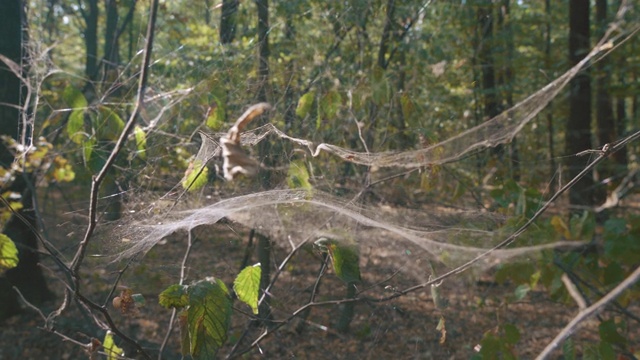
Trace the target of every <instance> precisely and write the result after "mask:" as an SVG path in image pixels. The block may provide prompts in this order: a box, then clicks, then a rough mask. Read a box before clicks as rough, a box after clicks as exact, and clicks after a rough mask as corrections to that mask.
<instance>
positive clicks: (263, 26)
mask: <svg viewBox="0 0 640 360" xmlns="http://www.w3.org/2000/svg"><path fill="white" fill-rule="evenodd" d="M256 5H257V6H258V86H259V88H258V101H267V86H268V84H269V1H268V0H256ZM259 152H260V155H261V157H262V158H263V159H264V162H265V163H266V164H267V165H273V163H274V162H273V158H274V157H273V156H272V154H271V152H272V147H271V144H270V143H269V141H267V140H264V141H262V142H261V143H260V148H259ZM261 181H262V185H263V186H265V187H266V186H268V185H269V183H270V181H271V176H270V173H269V171H265V172H264V174H263V175H262V179H261ZM271 246H272V242H271V239H270V238H269V237H267V236H264V235H262V234H259V235H258V249H257V250H258V261H260V264H261V265H262V277H261V278H260V288H261V289H262V290H264V289H265V288H266V287H267V285H268V284H269V282H270V281H271V271H270V270H271ZM269 304H270V296H269V294H266V295H265V297H264V301H263V302H262V303H261V304H260V307H259V309H258V317H259V318H260V319H261V320H262V321H263V322H265V323H266V324H269V320H270V319H271V317H272V316H271V307H270V305H269Z"/></svg>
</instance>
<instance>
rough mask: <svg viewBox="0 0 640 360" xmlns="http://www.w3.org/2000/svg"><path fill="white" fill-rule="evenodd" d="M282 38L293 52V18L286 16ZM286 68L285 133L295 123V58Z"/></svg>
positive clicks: (288, 61) (294, 32)
mask: <svg viewBox="0 0 640 360" xmlns="http://www.w3.org/2000/svg"><path fill="white" fill-rule="evenodd" d="M284 37H285V39H286V40H287V42H288V43H289V46H291V50H290V52H293V47H294V44H295V41H296V39H295V37H296V29H295V27H294V25H293V17H292V16H288V17H287V19H286V20H285V23H284ZM285 68H286V72H285V73H286V78H287V79H288V81H287V85H286V88H285V90H284V103H285V109H284V124H285V131H291V130H292V129H293V128H294V125H295V123H296V106H297V101H296V87H295V86H294V79H295V76H296V63H295V57H291V59H290V60H287V63H286V65H285Z"/></svg>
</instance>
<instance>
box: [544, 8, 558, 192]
mask: <svg viewBox="0 0 640 360" xmlns="http://www.w3.org/2000/svg"><path fill="white" fill-rule="evenodd" d="M544 12H545V15H547V21H546V30H545V34H544V42H545V45H544V58H545V63H546V64H545V65H546V68H547V69H549V68H551V63H552V61H553V59H552V58H551V0H545V2H544ZM547 137H548V141H549V158H550V159H551V161H549V176H553V175H554V174H555V173H556V169H557V167H556V160H555V153H556V152H555V140H554V126H553V102H551V101H550V102H549V105H547ZM555 188H556V183H555V181H552V182H551V183H549V191H550V192H551V193H553V192H555Z"/></svg>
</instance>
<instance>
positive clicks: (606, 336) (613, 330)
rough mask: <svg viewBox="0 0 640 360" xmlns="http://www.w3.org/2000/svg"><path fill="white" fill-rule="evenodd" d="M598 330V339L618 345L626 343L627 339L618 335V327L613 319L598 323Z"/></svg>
mask: <svg viewBox="0 0 640 360" xmlns="http://www.w3.org/2000/svg"><path fill="white" fill-rule="evenodd" d="M598 332H599V333H600V339H601V340H602V341H604V342H607V343H610V344H616V345H620V346H625V345H626V344H627V339H626V338H625V337H624V336H622V335H620V333H619V332H618V327H617V325H616V323H615V321H614V320H613V319H611V320H606V321H603V322H602V323H600V326H598Z"/></svg>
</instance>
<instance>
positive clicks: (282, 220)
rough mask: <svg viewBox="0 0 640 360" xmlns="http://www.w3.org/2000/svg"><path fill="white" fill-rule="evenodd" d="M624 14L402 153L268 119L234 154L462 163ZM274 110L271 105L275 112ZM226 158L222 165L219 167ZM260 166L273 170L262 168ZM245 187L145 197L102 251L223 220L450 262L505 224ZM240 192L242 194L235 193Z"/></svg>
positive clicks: (480, 249) (494, 237)
mask: <svg viewBox="0 0 640 360" xmlns="http://www.w3.org/2000/svg"><path fill="white" fill-rule="evenodd" d="M623 15H624V14H622V13H620V14H618V19H619V20H618V22H616V23H614V24H613V25H612V26H610V27H609V30H608V31H607V33H606V34H605V35H604V37H603V38H602V39H601V40H600V41H599V42H598V44H597V45H596V46H595V47H594V48H593V49H592V50H591V51H590V52H589V54H588V55H587V56H586V57H585V58H584V59H583V60H582V61H581V62H580V63H578V64H577V65H575V66H573V67H572V68H570V69H569V70H567V71H566V72H565V73H564V74H562V75H561V76H559V77H558V78H556V79H555V80H553V81H552V82H550V83H549V84H547V85H546V86H544V87H542V88H541V89H539V90H538V91H536V92H535V93H533V94H531V95H530V96H528V97H527V98H525V99H524V100H522V101H520V102H519V103H517V104H516V105H514V106H513V107H512V108H510V109H508V110H506V111H504V112H503V113H501V114H500V115H498V116H496V117H495V118H493V119H490V120H488V121H486V122H483V123H482V124H480V125H478V126H476V127H473V128H470V129H468V130H465V131H463V132H461V133H459V134H458V135H455V136H452V137H451V138H449V139H446V140H444V141H441V142H439V143H436V144H433V145H430V146H427V147H425V148H422V149H418V150H410V151H403V152H358V151H353V150H351V149H349V148H345V147H341V146H337V145H334V144H329V143H319V144H316V143H314V142H312V141H309V140H306V139H301V138H296V137H293V136H291V135H288V134H287V133H286V132H284V131H282V130H280V129H279V128H278V127H277V126H275V125H274V124H272V123H267V124H264V125H261V126H258V127H257V128H254V129H253V130H249V131H246V132H243V133H241V134H240V142H241V146H242V147H238V148H237V151H242V148H244V149H245V151H246V153H247V154H246V156H247V158H249V157H250V156H253V155H251V148H252V147H256V146H257V145H259V144H261V142H263V141H267V140H269V141H272V139H273V137H276V138H278V139H280V141H284V142H289V143H290V145H291V146H292V147H293V148H295V149H299V150H306V151H307V154H308V155H309V156H312V157H318V156H319V155H320V154H322V153H328V154H330V155H332V156H335V157H337V158H339V159H340V160H341V161H343V162H348V163H353V164H359V165H365V166H367V167H369V168H370V169H374V170H375V169H381V168H385V169H387V171H385V172H384V176H385V177H386V176H389V175H390V174H391V175H392V176H393V175H397V174H402V173H403V172H405V171H406V170H407V169H421V168H424V167H427V166H433V165H442V164H447V163H451V162H456V161H459V160H460V159H462V158H464V157H466V156H468V155H469V154H472V153H474V152H477V151H481V150H483V149H487V148H491V147H495V146H497V145H500V144H507V143H509V142H510V141H511V140H512V139H513V138H514V137H515V136H516V135H518V134H519V133H520V132H521V131H522V129H523V128H524V127H525V126H526V125H527V124H528V123H529V122H530V121H532V119H534V118H535V117H536V115H538V114H539V113H540V111H542V110H543V109H544V108H545V107H546V106H547V105H548V104H549V102H550V101H551V100H553V99H554V98H555V97H556V96H557V95H558V94H559V92H561V91H562V90H563V89H564V88H565V86H566V85H567V84H568V83H569V81H571V79H572V78H574V77H575V76H576V75H577V74H578V73H579V72H580V71H581V70H582V69H584V67H585V66H587V65H588V64H590V63H592V62H595V61H598V60H599V59H600V58H602V57H603V56H606V55H607V54H608V53H609V52H610V51H611V50H612V49H613V48H614V46H615V45H614V44H618V43H620V42H621V41H624V39H625V37H626V36H630V35H629V34H633V33H634V32H636V31H637V24H627V23H624V22H623V21H621V20H620V19H621V18H622V16H623ZM625 26H626V27H625ZM192 90H193V89H187V90H185V91H182V92H177V93H173V94H171V93H166V94H165V99H168V100H166V102H165V104H164V105H163V106H161V107H159V111H157V115H156V116H155V117H154V118H153V120H151V121H149V122H148V123H149V126H148V128H153V127H154V126H155V124H156V123H157V122H158V121H162V120H161V118H162V117H163V116H166V111H167V109H168V108H171V107H172V106H174V105H176V104H178V103H179V102H180V101H182V99H183V98H184V97H185V96H187V95H189V94H190V93H191V91H192ZM149 100H151V98H150V99H149ZM150 103H151V104H152V105H151V106H150V107H153V106H154V105H153V101H150ZM155 106H157V105H155ZM277 107H278V104H276V109H277ZM249 127H250V125H249ZM193 135H195V132H194V134H193ZM193 135H192V137H193ZM227 136H230V135H228V134H227V133H216V134H212V135H207V136H202V139H201V145H200V150H199V151H198V153H197V155H196V156H195V161H198V162H200V163H203V164H210V165H213V166H216V167H217V165H215V164H218V163H220V157H221V156H222V157H224V156H225V154H224V151H223V148H222V147H221V144H222V143H224V141H225V140H224V139H226V137H227ZM227 160H228V159H226V158H225V159H224V161H225V163H226V161H227ZM212 163H215V164H212ZM255 164H257V162H255V163H252V166H253V165H255ZM225 167H226V165H225ZM263 168H266V169H267V171H275V170H274V169H270V168H269V167H268V166H266V165H264V164H263ZM248 173H253V171H250V172H248ZM381 173H382V172H381ZM225 174H226V172H225ZM372 174H373V175H372V176H373V179H374V180H375V179H376V178H375V176H377V175H376V174H378V173H377V172H376V171H373V172H372ZM227 178H228V179H230V178H232V177H229V176H227ZM248 184H250V183H249V182H247V181H244V182H242V181H241V183H240V184H225V185H221V186H219V187H217V189H216V192H217V193H213V194H212V193H211V192H209V194H208V195H206V192H205V193H203V192H200V193H198V194H196V195H195V196H194V195H191V194H187V193H186V191H182V190H179V189H178V187H175V188H174V191H172V192H170V193H168V194H166V195H165V196H164V197H163V198H162V200H163V201H164V202H165V205H163V206H158V202H157V201H155V202H153V201H152V203H153V206H152V207H148V208H146V209H141V208H136V209H134V210H132V211H135V212H137V214H138V215H137V216H132V217H130V218H128V219H125V220H123V221H122V222H121V223H119V224H118V226H117V231H116V236H115V238H116V239H121V240H123V239H124V240H126V241H125V242H118V241H115V242H114V241H112V242H110V247H111V250H107V251H108V252H111V253H115V257H116V259H123V258H128V257H133V256H137V255H139V254H144V253H146V252H148V251H149V250H150V249H151V248H153V247H154V246H155V245H156V244H157V243H158V242H160V241H162V240H163V239H165V238H166V237H167V236H169V235H171V234H174V233H180V232H187V231H190V230H191V229H194V228H196V227H201V226H209V225H213V224H216V223H218V222H220V221H221V220H223V219H229V220H231V221H232V222H234V223H237V224H241V225H242V226H244V227H246V228H252V229H256V231H258V232H261V233H263V234H265V235H268V236H269V237H270V238H271V239H272V240H273V241H275V242H276V243H278V244H279V245H281V246H283V247H285V248H287V247H290V248H291V249H295V248H296V247H298V246H299V245H301V244H303V243H306V242H311V241H314V240H315V239H317V238H319V237H322V236H326V234H327V233H330V234H333V235H332V237H334V238H338V239H339V238H341V237H342V238H353V239H356V240H357V241H359V242H361V243H363V242H368V243H375V244H376V245H375V246H381V247H390V248H392V249H393V248H397V249H403V246H404V245H399V244H411V245H412V246H416V247H417V248H419V249H421V250H423V251H424V253H425V256H426V257H428V258H430V259H431V260H433V261H436V262H439V263H443V264H445V265H447V266H457V265H459V264H461V263H463V262H466V261H468V260H469V259H472V258H474V257H476V256H477V255H479V254H481V253H484V252H485V251H486V250H487V249H490V248H491V247H492V246H493V245H495V244H496V243H498V242H500V241H501V240H503V238H504V236H505V235H504V233H502V232H497V231H494V230H492V229H496V228H498V227H499V225H500V224H501V223H504V222H505V221H506V219H505V217H504V216H502V215H497V214H487V213H486V212H481V211H452V210H451V209H449V210H447V211H442V209H439V210H440V211H434V212H431V213H429V212H425V211H424V210H419V211H417V210H409V209H391V208H384V207H380V206H366V205H364V204H362V203H360V202H359V201H358V200H357V198H358V196H359V195H355V197H354V198H353V199H351V200H349V199H347V200H345V198H344V197H338V196H336V195H334V194H331V193H330V192H327V191H322V190H320V189H314V190H299V189H282V188H279V186H278V185H276V186H274V188H272V189H268V190H264V189H263V190H257V189H256V188H255V184H254V185H253V188H252V187H251V186H249V185H248ZM205 191H206V190H205ZM234 192H235V193H236V195H234V194H233V193H234ZM238 192H239V193H241V194H242V195H237V193H238ZM221 194H222V195H221ZM143 204H146V203H143ZM151 208H153V210H150V209H151ZM140 214H142V215H140ZM149 214H155V215H153V216H149ZM426 224H430V225H426ZM112 235H113V234H112ZM110 237H111V238H112V239H113V238H114V237H113V236H110ZM114 243H115V244H114ZM582 245H583V244H582V243H581V242H578V241H573V242H564V241H563V242H556V243H546V244H542V245H540V244H535V245H531V246H523V247H519V248H514V249H501V250H495V251H493V252H492V253H491V254H490V256H488V257H486V258H485V259H484V262H483V263H484V264H485V265H491V264H495V263H498V262H500V261H506V260H508V259H511V258H514V257H520V256H531V254H532V253H535V252H536V251H539V250H543V249H549V248H554V247H560V246H562V247H575V246H582Z"/></svg>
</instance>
